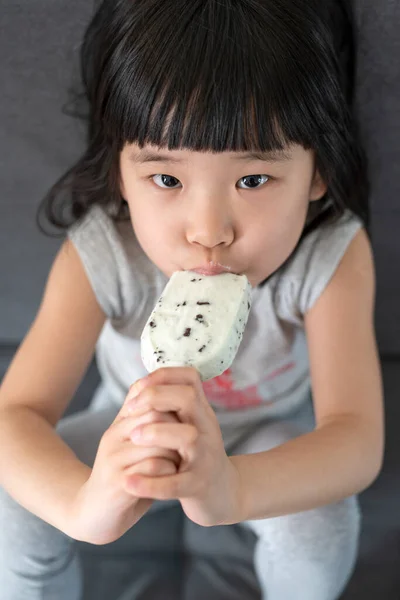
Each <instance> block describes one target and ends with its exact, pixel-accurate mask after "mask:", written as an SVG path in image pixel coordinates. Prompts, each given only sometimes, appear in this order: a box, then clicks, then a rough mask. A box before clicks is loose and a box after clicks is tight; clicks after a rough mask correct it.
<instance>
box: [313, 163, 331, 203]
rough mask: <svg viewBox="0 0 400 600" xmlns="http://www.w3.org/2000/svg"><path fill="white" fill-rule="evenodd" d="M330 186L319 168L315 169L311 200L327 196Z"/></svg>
mask: <svg viewBox="0 0 400 600" xmlns="http://www.w3.org/2000/svg"><path fill="white" fill-rule="evenodd" d="M327 190H328V186H327V185H326V183H325V181H324V180H323V179H322V177H321V175H320V173H319V171H318V169H315V173H314V178H313V181H312V184H311V188H310V202H313V201H316V200H321V198H322V197H323V196H325V194H326V192H327Z"/></svg>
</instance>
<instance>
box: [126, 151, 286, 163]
mask: <svg viewBox="0 0 400 600" xmlns="http://www.w3.org/2000/svg"><path fill="white" fill-rule="evenodd" d="M292 158H293V156H292V154H290V152H285V151H283V150H272V151H270V152H246V153H244V154H240V155H238V156H236V157H234V160H240V161H243V162H250V161H255V160H259V161H262V162H270V163H276V162H287V161H290V160H292ZM129 160H130V161H132V162H133V163H135V164H144V163H149V162H157V163H161V162H162V163H172V164H178V163H183V162H186V160H185V159H183V158H176V157H174V156H170V155H167V154H158V153H156V152H151V151H149V150H141V151H140V152H139V153H135V152H132V154H130V156H129Z"/></svg>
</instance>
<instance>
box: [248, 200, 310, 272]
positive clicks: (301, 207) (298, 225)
mask: <svg viewBox="0 0 400 600" xmlns="http://www.w3.org/2000/svg"><path fill="white" fill-rule="evenodd" d="M307 207H308V202H304V203H298V202H297V203H291V202H288V203H283V202H282V203H281V204H280V205H279V206H278V208H277V209H271V210H270V211H266V213H265V215H264V217H263V218H262V219H259V220H258V222H257V225H256V227H257V230H256V231H254V232H253V235H252V236H250V237H249V243H250V244H252V255H253V257H254V260H255V262H257V263H258V265H259V268H260V270H265V271H267V272H268V273H267V274H268V275H269V274H270V273H272V272H274V271H276V270H277V269H278V268H279V267H280V266H281V265H282V264H283V263H284V262H285V261H286V260H287V259H288V258H289V256H290V255H291V254H292V252H293V250H294V249H295V247H296V245H297V243H298V241H299V239H300V236H301V233H302V231H303V228H304V224H305V221H306V216H307Z"/></svg>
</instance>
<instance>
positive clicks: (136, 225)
mask: <svg viewBox="0 0 400 600" xmlns="http://www.w3.org/2000/svg"><path fill="white" fill-rule="evenodd" d="M319 5H320V3H319V2H314V1H310V0H218V1H217V0H191V1H190V2H188V1H187V0H104V1H103V2H102V3H101V5H100V6H99V8H98V12H97V13H96V15H95V16H94V18H93V20H92V22H91V23H90V25H89V28H88V30H87V32H86V35H85V39H84V43H83V48H82V75H83V81H84V85H85V93H86V97H87V100H88V103H89V107H90V113H89V123H88V144H87V150H86V152H85V154H84V155H83V157H82V158H81V159H80V160H79V161H78V162H77V164H76V165H74V166H73V167H72V168H71V169H70V171H68V173H67V174H66V175H65V176H64V177H63V178H62V179H61V180H60V181H59V182H58V183H57V184H56V185H55V186H54V187H53V189H52V190H51V191H50V193H49V195H48V197H47V198H46V209H47V215H48V217H49V219H50V221H51V222H52V223H53V224H55V225H58V226H59V227H63V228H65V229H67V233H68V236H67V239H66V240H65V242H64V243H63V245H62V247H61V249H60V251H59V253H58V256H57V257H56V259H55V262H54V265H53V267H52V269H51V272H50V276H49V279H48V282H47V286H46V289H45V292H44V297H43V301H42V304H41V306H40V309H39V312H38V315H37V317H36V319H35V321H34V323H33V325H32V328H31V329H30V331H29V333H28V335H27V336H26V338H25V340H24V342H23V343H22V344H21V346H20V348H19V350H18V352H17V354H16V356H15V359H14V361H13V363H12V365H11V367H10V369H9V371H8V373H7V375H6V377H5V379H4V382H3V384H2V388H1V393H0V400H1V415H0V417H1V418H0V429H1V431H0V436H1V441H2V452H1V461H0V474H1V485H2V486H3V488H4V489H3V491H2V494H1V507H0V515H1V524H0V530H1V545H2V548H1V551H2V555H1V556H2V560H1V561H0V562H1V564H0V589H2V590H7V592H6V594H7V600H16V599H21V598H29V600H39V598H40V599H43V598H49V599H50V598H51V599H57V600H64V599H65V600H78V598H80V597H81V578H80V571H79V564H78V559H77V555H76V552H74V551H73V548H74V545H73V543H72V540H83V541H86V542H89V543H92V544H105V543H108V542H111V541H114V540H116V539H118V538H119V537H120V536H122V534H123V533H125V532H126V531H127V530H128V529H130V528H131V527H132V526H133V527H134V526H135V524H136V523H137V522H138V521H139V520H140V519H141V518H146V517H145V514H146V512H147V511H148V510H149V508H150V506H151V504H152V502H153V501H156V502H155V503H154V505H153V507H152V510H157V509H158V508H157V507H159V506H164V504H163V502H158V501H172V502H173V501H175V503H177V502H179V503H180V504H181V506H182V509H183V511H184V512H185V514H186V515H187V517H188V518H189V519H191V520H192V521H193V522H195V523H197V524H199V525H202V526H206V527H209V526H214V525H221V524H233V523H242V524H243V526H246V527H250V528H251V529H252V530H253V531H254V532H255V533H256V535H257V544H256V550H255V556H254V564H255V569H256V572H257V575H258V578H259V582H260V586H261V589H262V595H263V596H262V597H263V598H268V600H334V599H336V598H338V597H339V595H340V593H341V591H342V590H343V588H344V586H345V585H346V582H347V581H348V579H349V576H350V574H351V572H352V569H353V567H354V563H355V560H356V555H357V543H358V535H359V527H360V519H359V512H358V507H357V501H356V498H355V494H357V493H358V492H360V491H361V490H363V489H364V488H366V487H367V486H368V485H370V484H371V482H372V481H373V480H374V479H375V477H376V476H377V474H378V472H379V470H380V466H381V462H382V452H383V451H382V448H383V424H382V423H383V418H382V390H381V379H380V372H379V366H378V358H377V350H376V343H375V338H374V331H373V306H374V274H373V261H372V257H371V248H370V244H369V241H368V236H367V234H366V229H365V227H366V218H367V200H366V185H365V180H364V172H363V161H362V158H361V156H362V155H361V152H360V150H359V146H358V142H357V139H356V133H355V129H354V124H353V123H352V120H351V117H350V116H349V113H348V110H347V109H346V104H345V101H344V98H343V94H342V91H341V85H340V82H339V74H338V73H339V70H338V66H337V64H336V60H335V56H334V50H333V44H332V42H331V40H330V36H329V33H328V29H327V27H326V26H325V24H324V23H325V21H324V19H323V18H322V16H321V15H319V11H320V7H319ZM63 190H64V191H67V192H68V193H67V194H66V195H65V194H64V195H62V194H61V192H62V191H63ZM60 199H61V203H60ZM178 270H197V271H198V272H200V273H202V274H205V275H210V276H213V275H215V274H218V273H221V272H224V271H230V272H234V273H243V274H245V275H247V277H248V279H249V281H250V283H251V285H252V294H253V305H252V309H251V313H250V318H249V322H248V325H247V328H246V331H245V335H244V338H243V341H242V344H241V346H240V349H239V352H238V355H237V357H236V359H235V361H234V363H233V365H232V367H231V369H229V370H228V371H227V372H225V373H224V374H223V375H222V376H220V377H218V378H216V379H214V380H212V381H210V382H206V383H204V384H202V383H201V381H200V380H199V376H198V374H197V372H196V371H195V370H194V369H191V368H167V369H160V370H158V371H155V372H154V373H152V374H151V375H147V374H146V372H145V370H144V367H143V364H142V362H141V359H140V347H139V339H140V334H141V331H142V329H143V326H144V324H145V322H146V320H147V318H148V316H149V314H150V311H151V310H152V308H153V306H154V304H155V302H156V300H157V298H158V297H159V295H160V294H161V292H162V290H163V288H164V286H165V284H166V282H167V280H168V278H169V277H170V276H171V274H172V273H173V272H175V271H178ZM95 347H96V351H97V360H98V366H99V370H100V373H101V376H102V384H101V386H100V388H99V390H98V392H97V394H96V397H95V399H94V405H93V406H92V408H91V410H90V411H86V412H83V413H80V414H77V415H75V416H73V417H70V418H68V419H63V420H61V421H60V422H59V420H60V418H61V417H62V415H63V413H64V410H65V408H66V407H67V405H68V403H69V401H70V400H71V398H72V397H73V394H74V392H75V390H76V388H77V386H78V384H79V382H80V380H81V378H82V377H83V375H84V372H85V369H86V368H87V365H88V364H89V361H90V360H91V357H92V355H93V352H94V349H95ZM132 384H134V385H133V386H132ZM311 389H312V393H310V391H311ZM105 600H108V599H105Z"/></svg>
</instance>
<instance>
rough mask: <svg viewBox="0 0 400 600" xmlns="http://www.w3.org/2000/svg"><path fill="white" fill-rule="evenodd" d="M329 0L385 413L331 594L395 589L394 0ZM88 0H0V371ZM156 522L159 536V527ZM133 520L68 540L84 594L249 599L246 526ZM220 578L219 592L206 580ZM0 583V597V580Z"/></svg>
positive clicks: (13, 342)
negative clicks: (381, 446) (357, 146)
mask: <svg viewBox="0 0 400 600" xmlns="http://www.w3.org/2000/svg"><path fill="white" fill-rule="evenodd" d="M336 1H337V2H340V3H341V9H343V10H344V11H346V13H347V14H349V15H350V18H351V23H352V32H353V33H352V38H351V40H348V41H349V42H350V43H349V45H348V46H347V49H348V48H350V49H351V53H352V59H353V62H352V64H353V73H352V86H351V90H350V91H349V93H350V95H351V101H352V102H353V106H354V110H355V112H356V115H357V118H358V121H359V125H360V129H361V134H362V137H363V141H364V144H365V148H366V151H367V154H368V159H369V173H370V180H371V233H372V241H373V248H374V254H375V261H376V273H377V303H376V331H377V337H378V344H379V350H380V356H381V360H382V368H383V375H384V385H385V402H386V425H387V442H386V452H385V462H384V468H383V470H382V473H381V475H380V476H379V478H378V479H377V481H376V482H375V483H374V484H373V485H372V486H371V487H370V488H369V489H368V490H366V491H365V492H364V493H363V494H361V505H362V509H363V515H364V516H363V530H362V537H361V547H360V555H359V559H358V563H357V566H356V570H355V573H354V576H353V577H352V580H351V581H350V584H349V586H348V588H347V589H346V591H345V593H344V594H343V600H361V599H362V600H368V599H371V600H375V599H384V600H398V599H399V598H400V577H399V572H400V442H399V439H400V438H399V436H398V435H397V427H398V426H400V406H399V399H400V266H399V265H400V237H399V235H398V231H400V178H399V177H398V173H397V171H398V165H399V164H400V67H399V58H398V57H399V56H400V38H399V36H398V30H399V27H400V3H398V2H394V1H393V0H379V2H377V0H336ZM94 4H95V2H94V1H93V2H92V1H89V0H87V1H86V2H85V1H82V0H69V1H68V2H67V1H66V0H29V2H28V1H25V2H24V1H21V0H2V2H1V3H0V22H1V24H2V28H1V29H2V35H1V36H0V56H1V57H2V58H1V60H0V70H1V71H0V81H1V89H2V93H1V94H0V139H1V145H0V152H1V154H0V178H1V182H2V187H3V193H2V196H1V199H0V380H1V377H2V376H3V374H4V372H5V370H6V369H7V365H8V364H9V362H10V360H11V358H12V356H13V354H14V352H15V351H16V349H17V347H18V344H19V343H20V341H21V339H22V338H23V336H24V335H25V333H26V331H27V329H28V328H29V325H30V323H31V322H32V320H33V318H34V315H35V313H36V310H37V308H38V306H39V302H40V299H41V294H42V290H43V286H44V284H45V281H46V275H47V273H48V270H49V267H50V265H51V262H52V260H53V258H54V255H55V253H56V252H57V249H58V248H59V245H60V239H57V238H51V237H45V236H44V235H43V234H42V233H41V232H40V231H39V229H38V228H37V226H36V223H35V214H36V211H37V207H38V204H39V202H40V200H41V198H42V197H43V195H44V194H45V192H46V190H47V189H48V188H49V186H50V185H51V184H52V183H53V182H54V181H55V180H56V179H57V178H58V177H59V176H60V175H61V174H62V173H63V172H64V171H65V170H66V168H67V167H68V166H69V165H70V164H71V163H72V161H73V160H74V159H75V158H76V157H77V156H78V155H79V152H80V150H81V149H82V148H83V137H84V132H83V128H82V125H80V124H79V123H78V122H77V121H75V120H72V119H71V118H70V117H69V116H67V115H66V114H64V113H63V112H62V111H61V107H62V106H63V105H64V104H65V101H66V97H67V90H68V88H69V87H70V86H71V83H73V82H74V81H75V80H76V77H77V69H78V60H77V51H78V48H79V43H80V39H81V35H82V32H83V29H84V27H85V25H86V23H87V22H88V20H89V18H90V16H91V14H92V11H93V8H94ZM97 384H98V372H97V369H96V365H95V363H94V362H93V364H92V365H91V366H90V368H89V369H88V372H87V374H86V376H85V378H84V380H83V382H82V384H81V386H80V388H79V390H78V392H77V394H76V396H75V397H74V399H73V402H72V404H71V405H70V407H69V409H68V414H71V413H73V412H75V411H77V410H79V409H82V408H84V407H86V406H87V405H88V403H89V401H90V399H91V397H92V394H93V392H94V390H95V388H96V386H97ZM166 515H168V516H166ZM161 528H163V531H164V534H165V535H164V537H163V539H161V538H160V536H159V531H160V530H161ZM133 530H134V531H133ZM133 530H131V531H129V532H128V533H127V534H126V535H125V536H123V538H121V539H120V540H118V541H117V542H114V543H113V544H109V545H107V546H90V545H88V544H80V545H79V551H80V552H81V555H82V559H83V564H84V575H85V597H84V600H94V599H96V600H99V599H100V598H104V599H105V600H169V599H171V600H172V599H173V600H180V599H185V600H186V599H188V600H197V599H198V600H203V599H204V598H208V600H214V599H215V600H217V599H218V600H225V599H226V600H235V599H236V598H237V599H238V600H247V599H248V600H252V599H256V598H260V593H259V590H258V585H257V581H256V578H255V574H254V572H253V569H252V551H253V547H254V537H253V534H251V533H250V532H247V531H246V532H245V531H243V530H242V529H241V528H237V527H234V526H233V527H216V528H212V529H203V528H201V527H198V526H195V525H194V524H193V523H191V522H189V521H188V520H187V519H186V518H185V517H184V515H183V514H182V512H181V511H180V510H179V509H178V508H176V509H174V510H168V512H166V513H165V514H164V513H163V511H160V512H158V513H155V514H154V515H153V516H152V517H151V518H149V519H147V520H144V521H143V522H140V523H139V524H138V525H137V526H136V527H135V528H133ZM163 540H164V541H163ZM171 548H172V550H173V551H172V552H170V550H171ZM167 550H168V552H167ZM134 578H141V580H142V581H143V585H142V592H141V593H140V597H139V596H137V595H136V596H135V598H134V597H133V596H132V594H131V592H130V585H131V582H132V580H133V579H134ZM222 580H223V581H224V582H225V584H224V589H225V590H227V591H225V592H224V594H225V595H221V594H222V592H221V591H220V589H221V588H220V587H219V585H218V582H219V581H222ZM226 582H228V584H227V583H226ZM1 594H2V596H1V597H2V598H4V600H7V595H6V591H5V590H2V591H1ZM293 600H296V599H295V598H294V599H293Z"/></svg>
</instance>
